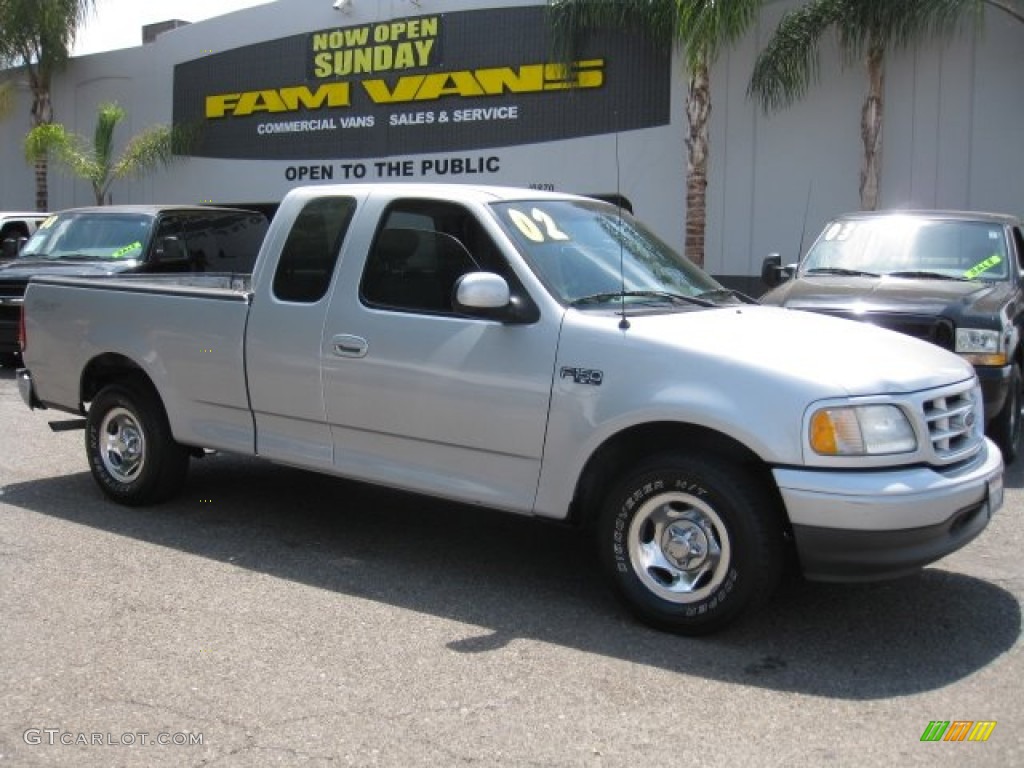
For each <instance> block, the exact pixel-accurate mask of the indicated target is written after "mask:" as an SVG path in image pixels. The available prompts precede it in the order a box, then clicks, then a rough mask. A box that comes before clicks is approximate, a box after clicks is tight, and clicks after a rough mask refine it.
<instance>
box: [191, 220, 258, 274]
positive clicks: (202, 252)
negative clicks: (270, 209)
mask: <svg viewBox="0 0 1024 768" xmlns="http://www.w3.org/2000/svg"><path fill="white" fill-rule="evenodd" d="M266 231H267V220H266V217H265V216H263V215H262V214H259V213H247V212H238V213H215V212H211V213H209V214H207V213H198V214H193V215H191V216H189V217H188V220H187V223H186V225H185V239H186V245H187V251H188V253H187V258H188V262H189V268H190V269H191V270H193V271H195V272H242V273H249V272H252V268H253V264H255V262H256V254H257V253H259V250H260V244H261V243H262V242H263V236H264V235H265V234H266Z"/></svg>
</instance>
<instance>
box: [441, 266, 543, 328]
mask: <svg viewBox="0 0 1024 768" xmlns="http://www.w3.org/2000/svg"><path fill="white" fill-rule="evenodd" d="M454 294H455V295H454V296H453V297H452V304H453V305H454V307H455V311H456V312H461V313H462V314H463V315H466V316H467V317H479V318H482V319H484V320H495V321H497V322H499V323H509V324H512V323H515V324H528V323H535V322H537V320H538V319H539V318H540V312H539V311H538V310H537V307H536V306H534V304H533V302H531V301H529V300H528V299H524V298H522V297H520V296H513V295H512V292H511V290H510V289H509V286H508V282H507V281H506V280H505V278H504V277H502V276H501V275H497V274H495V273H493V272H469V273H467V274H465V275H463V276H462V277H460V278H459V279H458V280H456V281H455V291H454Z"/></svg>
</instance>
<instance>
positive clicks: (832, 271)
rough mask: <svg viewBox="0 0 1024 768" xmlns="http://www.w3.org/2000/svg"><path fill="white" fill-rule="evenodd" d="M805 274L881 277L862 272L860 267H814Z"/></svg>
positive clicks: (872, 273)
mask: <svg viewBox="0 0 1024 768" xmlns="http://www.w3.org/2000/svg"><path fill="white" fill-rule="evenodd" d="M804 274H805V275H847V276H849V277H881V275H879V274H876V273H874V272H864V271H863V270H860V269H844V268H843V267H815V268H814V269H808V270H807V271H806V272H805V273H804Z"/></svg>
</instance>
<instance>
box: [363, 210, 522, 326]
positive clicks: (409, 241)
mask: <svg viewBox="0 0 1024 768" xmlns="http://www.w3.org/2000/svg"><path fill="white" fill-rule="evenodd" d="M477 231H479V232H480V233H481V234H482V230H481V228H480V225H479V223H478V222H477V221H476V219H475V218H474V217H473V215H472V214H471V213H470V212H469V211H467V210H465V209H464V208H462V207H461V206H458V205H454V204H452V203H445V202H442V201H436V200H402V201H399V202H397V203H395V204H393V205H392V206H391V207H390V208H389V209H388V211H387V212H386V213H385V214H384V217H383V225H382V226H381V228H380V230H378V232H377V236H376V238H375V239H374V242H373V245H372V246H371V248H370V253H369V255H368V256H367V260H366V268H365V271H364V273H363V279H362V283H361V284H360V295H361V296H362V299H363V301H364V302H365V303H366V304H368V305H370V306H376V307H382V308H387V309H395V310H400V311H406V312H423V313H428V314H452V313H453V312H454V309H453V305H452V295H453V292H454V289H455V283H456V281H457V280H458V279H459V278H460V277H462V276H463V275H464V274H466V273H467V272H474V271H478V270H482V269H490V270H491V271H499V270H501V271H505V270H506V268H505V267H503V266H498V265H497V262H498V261H501V259H500V256H498V255H497V252H496V250H495V249H494V248H493V245H491V250H492V251H493V253H488V254H487V255H488V260H490V261H492V262H495V264H494V265H493V266H486V265H484V264H482V263H481V261H480V259H479V258H477V257H476V255H475V254H472V255H471V252H470V247H471V246H469V245H468V243H467V240H468V239H469V238H468V233H470V232H472V233H474V234H475V233H476V232H477Z"/></svg>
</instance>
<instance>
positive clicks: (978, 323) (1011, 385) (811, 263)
mask: <svg viewBox="0 0 1024 768" xmlns="http://www.w3.org/2000/svg"><path fill="white" fill-rule="evenodd" d="M761 278H762V280H764V281H765V283H767V284H768V285H769V286H774V287H773V289H772V290H771V291H769V292H768V293H767V294H765V295H764V296H763V297H762V298H761V301H762V302H763V303H765V304H775V305H780V306H784V307H790V308H792V309H804V310H810V311H813V312H822V313H826V314H830V315H836V316H839V317H845V318H849V319H852V320H861V321H864V322H869V323H873V324H875V325H879V326H882V327H884V328H889V329H892V330H894V331H899V332H901V333H905V334H909V335H911V336H917V337H918V338H921V339H925V340H927V341H930V342H932V343H933V344H937V345H939V346H940V347H944V348H946V349H949V350H951V351H953V352H956V353H957V354H959V355H960V356H961V357H963V358H964V359H965V360H968V361H970V362H971V363H972V364H973V365H974V369H975V371H977V374H978V379H979V380H980V382H981V389H982V393H983V397H984V401H985V403H984V405H985V418H986V425H987V432H988V434H989V436H990V437H991V438H992V439H993V440H994V441H995V442H996V443H997V444H998V445H999V448H1000V449H1001V450H1002V452H1003V457H1004V459H1005V461H1006V462H1007V463H1009V462H1011V461H1013V459H1014V458H1016V456H1017V452H1018V447H1019V443H1020V434H1021V404H1022V402H1024V400H1022V397H1021V386H1022V384H1021V382H1022V375H1021V368H1022V365H1024V353H1022V348H1024V342H1022V338H1021V335H1022V334H1021V332H1022V328H1024V293H1022V282H1024V239H1022V236H1021V222H1020V220H1019V219H1017V218H1015V217H1012V216H1005V215H1001V214H993V213H973V212H961V211H888V212H871V213H854V214H848V215H845V216H841V217H839V218H837V219H835V220H834V221H830V222H829V223H828V224H827V225H826V226H825V229H824V231H823V232H822V233H821V235H820V236H819V237H818V239H817V240H816V241H815V243H814V245H812V246H811V248H810V250H808V252H807V255H806V256H805V257H804V259H803V260H802V261H801V262H800V263H799V264H792V265H788V266H783V265H782V263H781V259H780V258H779V257H778V256H773V257H769V258H768V259H766V260H765V263H764V266H763V268H762V272H761Z"/></svg>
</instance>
